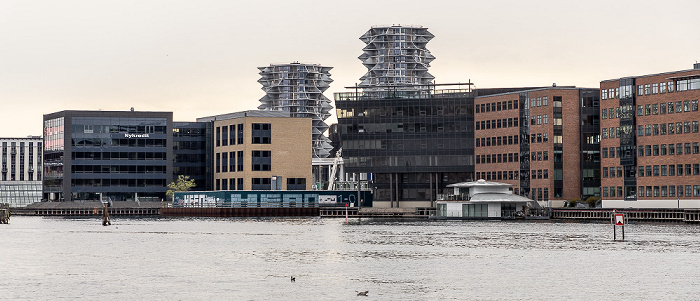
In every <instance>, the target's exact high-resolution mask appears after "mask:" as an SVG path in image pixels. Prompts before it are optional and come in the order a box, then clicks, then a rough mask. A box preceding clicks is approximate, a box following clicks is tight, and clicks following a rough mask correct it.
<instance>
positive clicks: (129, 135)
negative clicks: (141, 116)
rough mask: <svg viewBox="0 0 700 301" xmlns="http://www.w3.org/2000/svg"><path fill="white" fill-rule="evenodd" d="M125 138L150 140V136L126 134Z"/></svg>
mask: <svg viewBox="0 0 700 301" xmlns="http://www.w3.org/2000/svg"><path fill="white" fill-rule="evenodd" d="M124 138H149V136H148V134H124Z"/></svg>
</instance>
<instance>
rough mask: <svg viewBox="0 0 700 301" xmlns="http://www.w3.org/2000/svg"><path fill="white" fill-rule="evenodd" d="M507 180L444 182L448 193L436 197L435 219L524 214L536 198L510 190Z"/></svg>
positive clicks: (536, 205)
mask: <svg viewBox="0 0 700 301" xmlns="http://www.w3.org/2000/svg"><path fill="white" fill-rule="evenodd" d="M511 186H513V185H511V184H506V183H499V182H487V181H485V180H478V181H476V182H462V183H456V184H450V185H447V187H452V188H454V191H453V193H452V194H449V195H444V196H442V198H439V199H438V200H437V201H436V211H435V218H437V219H448V218H455V219H510V218H515V217H520V216H522V217H525V216H526V215H528V211H529V210H530V209H531V208H532V209H535V208H539V207H540V206H539V205H538V204H537V202H536V201H534V200H531V199H528V198H525V197H522V196H519V195H516V194H513V191H512V190H511Z"/></svg>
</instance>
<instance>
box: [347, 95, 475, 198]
mask: <svg viewBox="0 0 700 301" xmlns="http://www.w3.org/2000/svg"><path fill="white" fill-rule="evenodd" d="M335 103H336V107H337V111H338V123H339V128H340V129H339V130H340V137H341V140H342V144H343V158H344V160H345V170H346V172H351V173H365V172H369V173H372V176H373V183H372V186H373V187H372V188H373V189H374V190H375V198H374V204H375V206H380V207H421V206H426V207H427V206H432V202H433V201H434V200H435V198H436V196H437V194H440V193H442V191H443V189H445V187H446V185H447V184H451V183H457V182H463V181H468V180H473V179H474V129H473V125H474V114H473V108H474V93H473V92H470V91H469V90H430V89H426V90H416V91H386V92H379V91H372V92H370V93H336V94H335Z"/></svg>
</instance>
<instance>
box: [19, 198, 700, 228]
mask: <svg viewBox="0 0 700 301" xmlns="http://www.w3.org/2000/svg"><path fill="white" fill-rule="evenodd" d="M102 208H103V207H102V204H101V203H100V202H96V201H93V202H41V203H34V204H31V205H29V206H27V207H25V208H12V209H11V212H12V214H13V215H25V216H101V215H102V210H103V209H102ZM108 210H109V213H110V215H113V216H142V215H143V216H191V217H285V216H287V217H295V216H309V217H313V216H320V217H324V218H344V217H345V216H346V214H347V216H348V218H411V219H428V218H429V217H430V216H431V215H434V213H435V211H434V208H429V207H421V208H373V207H362V208H358V207H347V208H346V207H313V208H305V207H300V208H197V207H195V208H173V207H171V206H170V203H167V202H114V203H112V205H111V206H110V207H109V209H108ZM613 210H614V209H608V208H606V209H603V208H552V210H551V213H550V214H549V216H548V219H549V220H554V221H572V222H586V221H596V222H607V221H609V220H610V217H611V216H612V214H613ZM615 211H616V212H617V213H624V214H625V215H626V218H627V220H628V221H630V222H671V223H674V222H677V223H700V209H633V208H626V209H617V210H615ZM545 219H547V218H545Z"/></svg>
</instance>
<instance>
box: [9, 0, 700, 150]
mask: <svg viewBox="0 0 700 301" xmlns="http://www.w3.org/2000/svg"><path fill="white" fill-rule="evenodd" d="M698 11H700V1H697V0H687V1H683V0H669V1H662V2H659V1H647V0H637V1H626V0H621V1H618V0H612V1H611V0H606V1H600V0H588V1H567V0H551V1H550V0H542V1H527V0H519V1H510V0H487V1H469V0H459V1H447V0H432V1H414V0H403V1H383V0H372V1H366V0H353V1H348V0H344V1H335V0H326V1H316V0H294V1H290V0H271V1H213V0H199V1H178V0H167V1H144V0H139V1H132V0H118V1H109V0H106V1H96V0H85V1H80V0H62V1H53V0H0V103H1V104H2V110H0V137H26V136H28V135H41V134H42V118H43V114H49V113H53V112H57V111H62V110H115V111H126V110H129V109H130V108H131V107H133V108H134V109H135V110H137V111H172V112H173V115H174V119H175V121H194V120H195V119H196V118H198V117H204V116H211V115H216V114H224V113H230V112H236V111H243V110H252V109H256V108H257V107H258V105H259V104H260V103H259V101H258V100H259V99H260V98H261V97H263V96H264V92H263V91H262V90H261V87H262V86H261V85H260V84H259V83H258V82H257V80H258V79H259V78H260V76H259V74H258V72H259V70H258V69H257V67H261V66H266V65H269V64H271V63H290V62H294V61H299V62H304V63H317V64H321V65H324V66H330V67H333V69H332V70H331V78H332V79H333V80H334V82H333V83H331V86H330V88H329V89H328V90H327V91H326V92H325V95H326V97H328V98H330V99H332V98H333V93H334V92H345V91H346V89H344V87H347V86H353V85H354V84H355V83H359V78H360V77H361V76H362V75H363V74H364V73H365V72H366V69H365V67H364V66H363V65H362V63H361V61H360V60H359V59H357V57H358V56H359V55H361V54H362V48H363V47H364V43H362V41H360V40H359V37H360V36H361V35H362V34H363V33H365V32H366V31H367V30H368V29H369V28H370V27H372V26H375V25H392V24H401V25H420V26H423V27H427V28H428V30H429V31H430V32H432V33H433V34H434V35H435V38H433V40H432V41H430V42H429V43H428V44H427V48H428V49H429V50H430V51H431V53H432V54H433V55H434V56H435V57H436V59H435V61H433V62H432V63H431V67H430V70H429V72H430V73H431V74H433V75H434V76H435V80H436V82H438V83H457V82H467V81H470V80H471V82H473V83H474V84H475V87H476V88H493V87H524V86H545V85H551V84H552V83H556V84H557V85H560V86H562V85H575V86H578V87H598V86H599V83H600V81H602V80H607V79H614V78H620V77H625V76H634V75H644V74H651V73H660V72H667V71H675V70H686V69H691V68H692V67H693V63H695V62H696V61H700V34H698V28H700V18H698V17H697V12H698ZM326 122H327V123H329V124H330V123H334V122H336V119H335V112H333V117H331V118H329V119H328V120H326Z"/></svg>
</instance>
